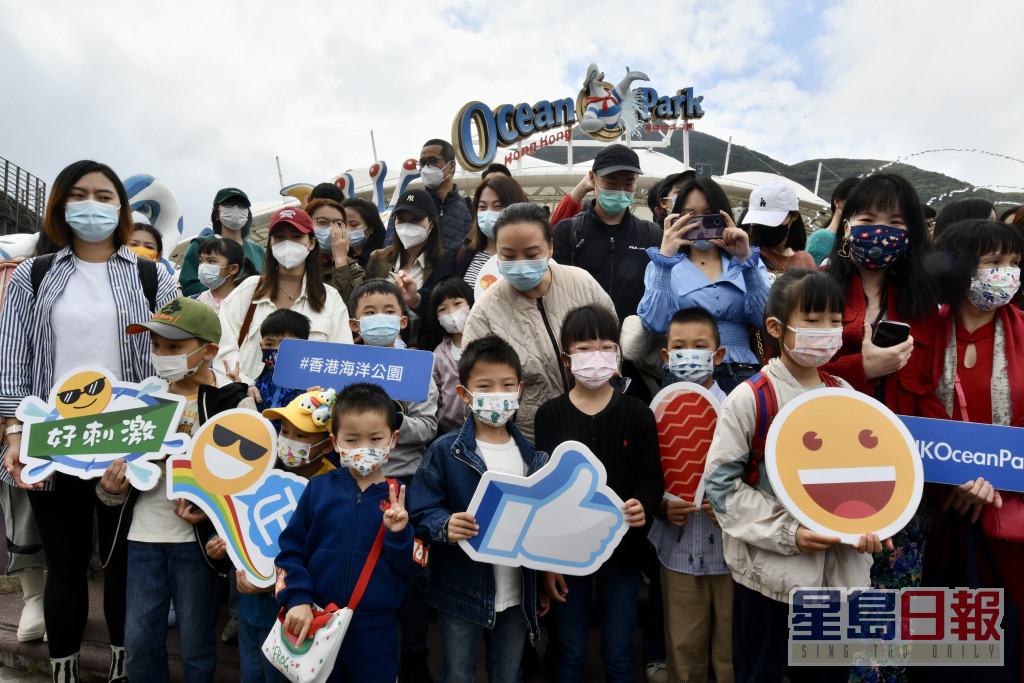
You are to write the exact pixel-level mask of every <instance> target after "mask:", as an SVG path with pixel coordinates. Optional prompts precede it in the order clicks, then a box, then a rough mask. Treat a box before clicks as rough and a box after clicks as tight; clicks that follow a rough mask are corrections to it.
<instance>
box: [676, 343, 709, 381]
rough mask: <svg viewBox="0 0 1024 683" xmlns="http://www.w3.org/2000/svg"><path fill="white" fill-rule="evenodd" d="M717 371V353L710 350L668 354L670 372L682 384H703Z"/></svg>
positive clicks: (689, 350)
mask: <svg viewBox="0 0 1024 683" xmlns="http://www.w3.org/2000/svg"><path fill="white" fill-rule="evenodd" d="M714 370H715V353H714V352H713V351H709V350H708V349H675V350H673V351H669V352H668V371H669V372H671V373H672V375H673V376H674V377H675V378H676V379H678V380H679V381H680V382H693V383H694V384H703V383H704V382H706V381H707V380H708V377H710V376H711V373H712V372H714Z"/></svg>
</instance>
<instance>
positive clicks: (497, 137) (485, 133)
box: [452, 64, 704, 171]
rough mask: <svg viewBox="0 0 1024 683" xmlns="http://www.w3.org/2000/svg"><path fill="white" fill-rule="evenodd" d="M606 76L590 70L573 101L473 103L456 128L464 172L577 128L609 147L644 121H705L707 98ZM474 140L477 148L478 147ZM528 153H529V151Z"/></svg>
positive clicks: (633, 76) (638, 75)
mask: <svg viewBox="0 0 1024 683" xmlns="http://www.w3.org/2000/svg"><path fill="white" fill-rule="evenodd" d="M604 78H605V75H604V72H602V71H601V70H600V69H599V68H598V67H597V65H596V64H591V65H590V66H589V67H588V69H587V73H586V76H585V78H584V81H583V87H582V89H581V90H580V91H579V93H578V94H577V95H576V97H575V98H573V97H564V98H562V99H558V100H541V101H539V102H536V103H534V104H532V105H531V104H529V103H527V102H520V103H519V104H502V105H499V106H498V107H496V108H494V109H491V108H490V107H488V106H487V105H486V104H484V103H483V102H479V101H474V102H469V103H467V104H466V105H465V106H463V107H462V109H460V110H459V113H458V114H457V115H456V116H455V121H454V122H453V123H452V144H453V145H454V147H455V155H456V157H457V158H458V160H459V163H461V164H462V166H463V167H464V168H466V169H468V170H470V171H480V170H483V169H484V168H486V167H487V165H488V164H490V163H491V162H492V161H494V157H495V156H496V154H497V152H498V148H499V147H508V146H510V145H514V144H516V143H517V142H519V141H521V140H524V139H526V138H528V137H530V136H532V135H534V134H538V133H546V132H548V131H552V130H554V129H564V130H559V131H558V132H557V133H554V134H552V135H549V136H547V137H541V138H540V141H539V144H538V142H533V143H531V144H530V153H533V152H535V151H536V149H537V148H539V147H545V146H548V145H551V144H554V143H555V142H559V141H562V140H569V139H571V135H572V132H571V131H572V127H573V126H575V125H579V128H580V130H582V131H583V132H584V133H586V134H587V135H589V136H590V137H592V138H594V139H596V140H601V141H604V142H610V141H613V140H617V139H619V138H620V137H621V136H622V135H624V134H631V133H633V132H634V131H635V130H636V127H637V126H638V125H639V123H640V122H641V121H651V120H661V121H667V120H675V119H678V118H680V117H682V118H684V119H687V120H689V119H699V118H701V117H703V116H704V109H703V107H702V106H701V102H702V101H703V99H704V97H703V96H702V95H694V92H693V88H681V89H679V90H678V91H677V92H676V94H675V95H659V94H658V92H657V91H656V90H655V89H654V88H649V87H639V88H635V89H631V86H632V84H633V82H634V81H647V80H649V79H648V78H647V75H646V74H644V73H643V72H640V71H631V70H630V69H629V67H626V75H625V77H624V78H623V79H622V80H620V81H619V82H618V83H617V84H614V85H613V84H611V83H608V82H606V81H605V80H604ZM474 134H475V136H476V142H474V141H473V137H474ZM524 151H525V149H524Z"/></svg>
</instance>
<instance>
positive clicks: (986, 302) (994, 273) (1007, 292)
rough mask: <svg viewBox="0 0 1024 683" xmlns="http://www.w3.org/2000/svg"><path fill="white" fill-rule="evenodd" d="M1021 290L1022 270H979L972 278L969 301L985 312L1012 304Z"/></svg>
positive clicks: (968, 292)
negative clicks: (1012, 300)
mask: <svg viewBox="0 0 1024 683" xmlns="http://www.w3.org/2000/svg"><path fill="white" fill-rule="evenodd" d="M1018 289H1020V268H1012V267H1007V268H979V269H978V270H977V271H975V273H974V275H973V277H971V288H970V289H968V290H967V299H968V300H969V301H970V302H971V303H972V304H974V305H975V306H977V307H978V308H980V309H981V310H983V311H994V310H996V309H997V308H1001V307H1003V306H1005V305H1006V304H1008V303H1010V299H1012V298H1013V295H1014V294H1016V293H1017V290H1018Z"/></svg>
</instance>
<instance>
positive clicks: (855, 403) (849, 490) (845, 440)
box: [765, 389, 924, 543]
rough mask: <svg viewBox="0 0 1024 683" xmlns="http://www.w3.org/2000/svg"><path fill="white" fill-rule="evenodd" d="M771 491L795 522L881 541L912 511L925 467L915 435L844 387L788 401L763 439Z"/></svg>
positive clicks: (867, 399) (891, 415) (826, 531)
mask: <svg viewBox="0 0 1024 683" xmlns="http://www.w3.org/2000/svg"><path fill="white" fill-rule="evenodd" d="M765 466H766V469H767V472H768V478H769V480H770V481H771V484H772V488H773V489H774V491H775V495H776V496H777V497H778V498H779V500H780V501H782V503H783V505H785V506H786V509H787V510H789V511H790V513H792V515H793V516H794V517H796V518H797V520H799V521H800V523H801V524H803V525H804V526H806V527H807V528H809V529H811V530H813V531H817V532H820V533H823V534H829V535H833V536H839V537H840V538H842V540H843V542H844V543H855V542H856V541H857V540H858V539H859V538H860V536H861V535H863V534H867V533H877V534H878V535H879V537H880V538H882V539H886V538H889V537H891V536H892V535H893V534H895V533H896V532H898V531H899V530H900V529H902V528H903V527H904V526H906V524H907V523H908V522H909V521H910V519H911V518H912V517H913V516H914V513H915V512H916V511H917V506H918V504H919V503H920V502H921V493H922V491H923V490H924V472H923V470H922V467H921V458H920V456H919V455H918V452H917V446H916V444H915V442H914V438H913V437H912V436H911V435H910V432H909V430H907V428H906V426H904V424H903V422H902V421H900V419H899V418H898V417H897V416H896V415H895V414H894V413H893V412H892V411H890V410H889V409H888V408H886V407H885V406H884V405H882V404H881V403H879V402H878V401H875V400H874V399H872V398H870V397H869V396H866V395H864V394H861V393H859V392H856V391H853V390H850V389H823V390H815V391H809V392H807V393H805V394H803V395H801V396H800V397H799V398H797V399H794V400H793V401H790V402H789V403H787V404H786V405H785V406H784V407H783V408H782V410H780V411H779V413H778V415H776V416H775V420H774V421H773V423H772V426H771V429H769V430H768V437H767V439H766V441H765Z"/></svg>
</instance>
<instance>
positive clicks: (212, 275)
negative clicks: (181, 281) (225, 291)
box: [196, 263, 227, 289]
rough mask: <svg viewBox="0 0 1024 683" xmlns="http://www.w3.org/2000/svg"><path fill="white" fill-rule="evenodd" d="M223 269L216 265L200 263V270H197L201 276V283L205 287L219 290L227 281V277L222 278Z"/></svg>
mask: <svg viewBox="0 0 1024 683" xmlns="http://www.w3.org/2000/svg"><path fill="white" fill-rule="evenodd" d="M222 269H223V267H222V266H218V265H217V264H216V263H200V264H199V268H197V269H196V274H197V275H198V276H199V281H200V282H201V283H203V287H206V288H207V289H217V288H218V287H220V286H221V285H222V284H224V282H225V281H227V277H221V276H220V271H221V270H222Z"/></svg>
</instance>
